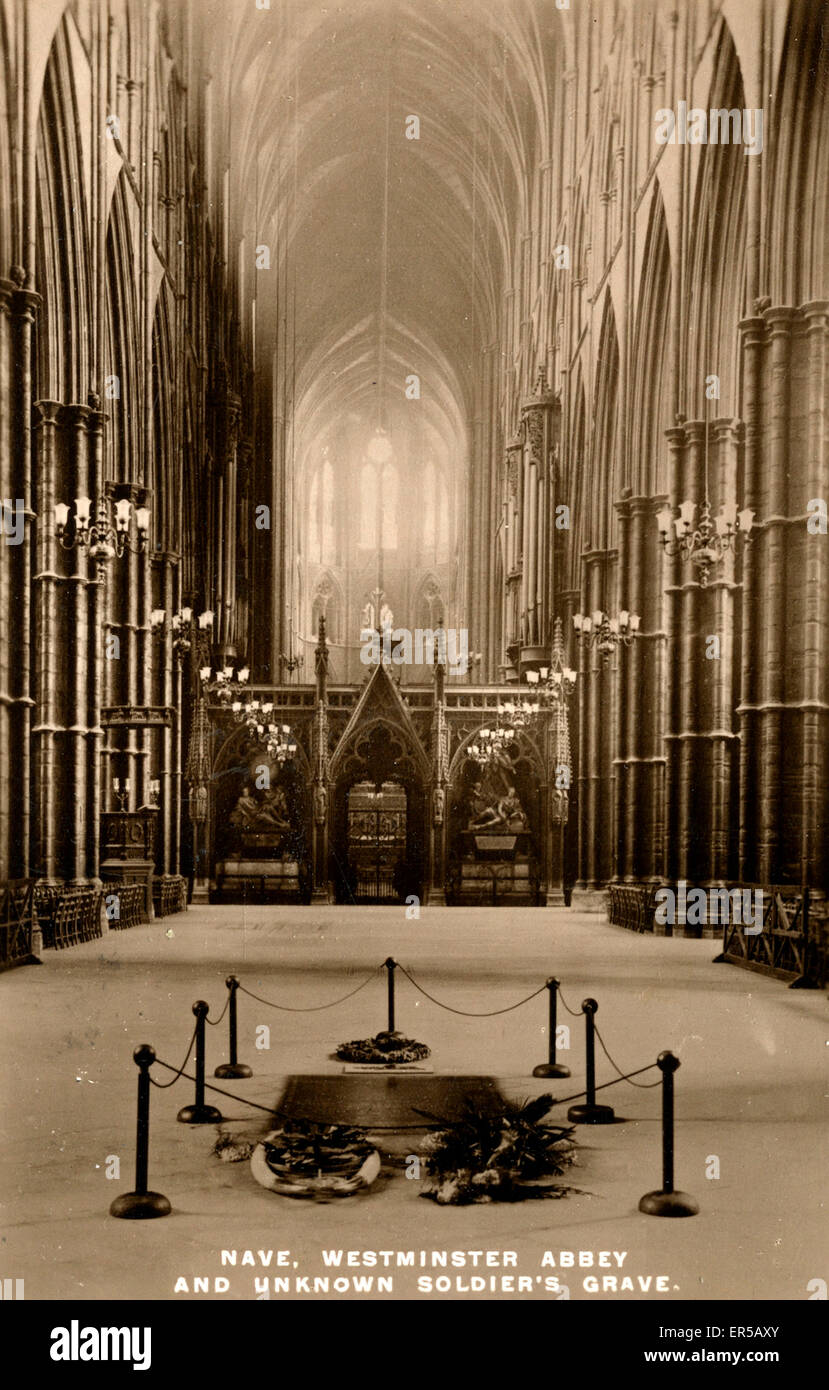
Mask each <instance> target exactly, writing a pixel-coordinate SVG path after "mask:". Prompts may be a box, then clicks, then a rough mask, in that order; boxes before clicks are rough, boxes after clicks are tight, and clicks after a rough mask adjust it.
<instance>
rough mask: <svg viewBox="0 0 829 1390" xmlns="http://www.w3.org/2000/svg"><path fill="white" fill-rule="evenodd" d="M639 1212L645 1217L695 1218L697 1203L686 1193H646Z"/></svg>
mask: <svg viewBox="0 0 829 1390" xmlns="http://www.w3.org/2000/svg"><path fill="white" fill-rule="evenodd" d="M639 1210H640V1211H643V1212H644V1213H645V1215H646V1216H696V1215H697V1213H698V1211H699V1202H697V1201H695V1200H694V1198H693V1197H691V1196H689V1194H688V1193H687V1192H646V1193H645V1195H644V1197H643V1198H642V1200H641V1202H640V1203H639Z"/></svg>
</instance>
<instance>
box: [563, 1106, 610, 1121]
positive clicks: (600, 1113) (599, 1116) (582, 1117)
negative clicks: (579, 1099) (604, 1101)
mask: <svg viewBox="0 0 829 1390" xmlns="http://www.w3.org/2000/svg"><path fill="white" fill-rule="evenodd" d="M567 1118H568V1120H571V1121H572V1123H573V1124H574V1125H612V1124H613V1123H614V1122H615V1120H616V1116H615V1114H614V1112H613V1108H612V1106H610V1105H571V1106H570V1109H569V1110H568V1111H567Z"/></svg>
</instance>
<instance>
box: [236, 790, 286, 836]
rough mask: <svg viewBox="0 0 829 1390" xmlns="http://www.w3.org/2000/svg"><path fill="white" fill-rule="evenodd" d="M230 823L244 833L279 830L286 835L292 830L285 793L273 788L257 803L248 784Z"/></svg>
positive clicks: (237, 803)
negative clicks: (286, 832)
mask: <svg viewBox="0 0 829 1390" xmlns="http://www.w3.org/2000/svg"><path fill="white" fill-rule="evenodd" d="M230 823H231V825H236V826H239V827H240V828H241V829H242V830H243V831H266V830H278V831H279V832H280V833H284V832H285V831H286V830H290V828H291V822H290V820H289V819H288V805H287V802H286V800H285V793H284V792H283V791H282V790H281V789H280V788H279V787H271V788H270V789H269V790H268V791H266V792H265V795H264V797H263V798H262V800H261V801H257V800H256V797H255V796H254V794H253V789H252V787H251V786H250V783H248V785H247V786H246V787H245V789H244V791H243V792H242V795H241V796H240V797H239V800H238V801H237V802H236V805H235V806H234V808H233V810H232V811H231V813H230Z"/></svg>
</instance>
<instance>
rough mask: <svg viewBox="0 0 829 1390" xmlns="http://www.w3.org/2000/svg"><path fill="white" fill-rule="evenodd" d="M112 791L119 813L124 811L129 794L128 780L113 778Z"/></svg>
mask: <svg viewBox="0 0 829 1390" xmlns="http://www.w3.org/2000/svg"><path fill="white" fill-rule="evenodd" d="M112 790H113V791H114V792H115V797H116V800H117V802H118V810H119V811H126V809H127V798H128V797H129V794H130V779H129V777H113V779H112Z"/></svg>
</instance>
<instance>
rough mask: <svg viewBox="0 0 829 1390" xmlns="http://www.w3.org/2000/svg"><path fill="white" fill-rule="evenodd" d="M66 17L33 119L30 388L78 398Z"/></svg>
mask: <svg viewBox="0 0 829 1390" xmlns="http://www.w3.org/2000/svg"><path fill="white" fill-rule="evenodd" d="M80 129H81V122H80V115H79V112H78V107H77V100H76V93H75V81H74V73H73V64H72V51H71V46H70V42H69V34H68V30H67V20H66V17H65V16H64V18H63V19H62V20H61V22H60V25H59V26H58V29H57V31H56V33H55V37H54V39H53V41H52V47H51V50H50V53H49V60H48V62H47V64H46V72H45V75H44V79H43V94H42V98H41V103H40V109H39V112H38V120H37V143H36V156H35V160H36V166H35V168H36V183H37V230H36V251H35V256H36V288H37V290H38V293H39V294H40V295H41V296H42V301H43V303H42V308H41V312H40V321H39V325H38V363H37V369H38V370H37V395H38V396H39V397H40V398H41V399H48V400H58V401H66V402H73V403H74V402H79V403H85V401H86V397H87V392H88V390H89V385H90V382H89V355H90V354H89V335H88V333H87V332H86V331H85V329H86V325H87V324H88V323H89V322H90V312H91V282H90V266H89V227H88V225H87V222H86V217H85V209H86V208H87V206H88V202H89V190H88V189H87V188H86V186H85V183H86V180H85V173H84V160H83V153H82V150H81V146H80V136H79V131H80Z"/></svg>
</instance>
